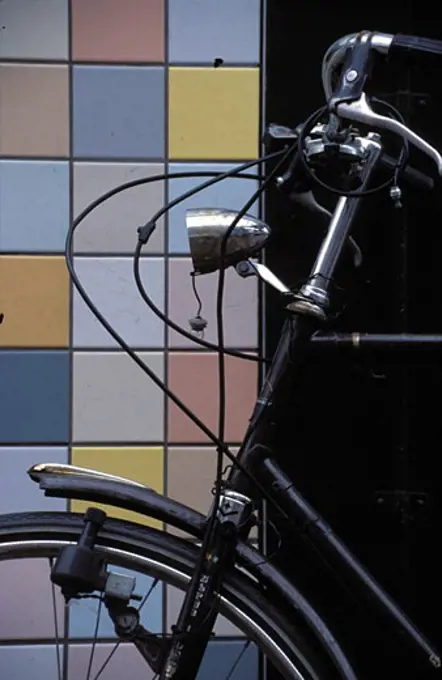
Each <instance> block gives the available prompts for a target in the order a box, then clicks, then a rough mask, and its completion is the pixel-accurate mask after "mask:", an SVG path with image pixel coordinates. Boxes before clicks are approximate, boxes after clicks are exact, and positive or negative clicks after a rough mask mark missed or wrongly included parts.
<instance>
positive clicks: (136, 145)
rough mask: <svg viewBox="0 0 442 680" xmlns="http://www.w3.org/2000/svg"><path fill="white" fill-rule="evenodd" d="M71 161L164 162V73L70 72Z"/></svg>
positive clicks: (150, 69) (155, 70) (126, 70)
mask: <svg viewBox="0 0 442 680" xmlns="http://www.w3.org/2000/svg"><path fill="white" fill-rule="evenodd" d="M73 82H74V100H73V112H74V113H73V115H74V156H76V157H77V158H79V157H80V158H84V157H88V158H99V157H102V158H111V157H114V158H143V159H148V158H155V159H156V158H163V157H164V152H165V140H164V131H165V120H164V114H165V112H164V68H163V67H135V68H130V67H125V66H115V67H113V66H112V67H111V66H103V67H102V66H75V67H74V75H73Z"/></svg>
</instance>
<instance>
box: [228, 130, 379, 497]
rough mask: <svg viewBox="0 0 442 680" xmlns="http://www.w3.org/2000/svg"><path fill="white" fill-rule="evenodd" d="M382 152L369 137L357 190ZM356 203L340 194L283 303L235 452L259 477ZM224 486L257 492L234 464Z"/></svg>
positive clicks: (322, 309)
mask: <svg viewBox="0 0 442 680" xmlns="http://www.w3.org/2000/svg"><path fill="white" fill-rule="evenodd" d="M381 153H382V146H381V144H380V142H379V141H378V139H377V138H376V136H372V137H371V139H368V143H367V154H368V155H367V159H366V163H365V166H364V169H363V171H362V175H361V180H362V184H361V187H360V189H361V191H364V190H365V189H366V188H367V186H368V184H369V183H370V180H371V177H372V175H373V172H374V170H375V168H376V164H377V162H378V160H379V158H380V156H381ZM360 202H361V197H360V196H351V197H341V198H340V199H339V200H338V202H337V204H336V207H335V210H334V213H333V215H332V218H331V220H330V224H329V228H328V231H327V234H326V236H325V238H324V240H323V242H322V245H321V248H320V250H319V253H318V256H317V258H316V261H315V263H314V265H313V267H312V270H311V274H310V276H309V278H308V280H307V283H306V284H305V285H304V286H302V288H301V290H300V291H299V293H297V294H296V295H293V296H292V299H291V300H290V301H289V303H288V304H287V306H286V309H287V311H288V312H289V313H290V316H289V318H288V319H287V321H286V323H285V326H284V328H283V331H282V333H281V338H280V341H279V344H278V347H277V349H276V351H275V354H274V357H273V361H272V363H271V365H270V368H269V370H268V372H267V376H266V379H265V381H264V384H263V386H262V389H261V391H260V394H259V397H258V399H257V401H256V405H255V408H254V411H253V413H252V416H251V419H250V422H249V427H248V429H247V432H246V436H245V439H244V442H243V444H242V446H241V448H240V450H239V452H238V456H237V459H238V461H239V462H240V463H241V465H243V466H244V467H245V468H246V469H248V470H250V471H251V470H252V468H253V470H254V474H258V475H259V459H260V455H261V454H260V451H261V449H262V447H265V448H266V447H270V448H272V438H273V431H274V429H275V417H276V415H277V413H278V410H279V409H283V408H284V404H285V402H286V401H287V397H288V395H289V394H290V392H291V388H292V382H293V379H294V378H295V377H296V368H297V367H298V366H299V365H300V364H301V363H302V362H303V359H304V356H305V353H306V352H307V351H308V349H309V346H310V340H311V337H312V335H313V333H314V332H315V331H317V330H318V329H319V327H320V326H321V325H322V323H323V322H324V321H325V320H326V319H327V309H328V306H329V303H330V299H329V288H330V285H331V282H332V279H333V276H334V273H335V271H336V267H337V265H338V263H339V259H340V256H341V254H342V251H343V249H344V247H345V244H346V241H347V238H348V236H349V233H350V230H351V227H352V224H353V221H354V218H355V216H356V212H357V209H358V206H359V204H360ZM255 468H256V470H255ZM227 485H228V488H230V489H232V490H235V491H239V492H240V493H243V494H246V495H251V496H252V497H253V496H254V495H256V494H255V492H254V490H253V489H252V488H251V485H250V482H249V481H248V480H247V479H246V478H245V476H244V474H243V473H242V472H241V471H240V470H239V469H238V468H236V467H234V468H233V469H232V471H231V472H230V475H229V477H228V480H227Z"/></svg>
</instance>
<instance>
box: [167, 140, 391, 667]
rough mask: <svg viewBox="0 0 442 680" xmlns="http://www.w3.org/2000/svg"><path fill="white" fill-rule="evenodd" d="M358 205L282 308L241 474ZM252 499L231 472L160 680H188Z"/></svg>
mask: <svg viewBox="0 0 442 680" xmlns="http://www.w3.org/2000/svg"><path fill="white" fill-rule="evenodd" d="M381 150H382V149H381V145H380V143H379V141H378V139H376V138H374V137H373V138H371V139H370V138H369V139H368V142H367V151H368V156H367V160H366V163H365V165H364V169H363V172H362V177H361V179H362V183H361V186H360V190H364V189H365V188H366V187H367V185H368V183H369V181H370V178H371V175H372V172H373V170H374V168H375V165H376V163H377V161H378V159H379V156H380V154H381ZM359 202H360V198H358V197H342V198H340V199H339V200H338V202H337V204H336V208H335V211H334V214H333V216H332V218H331V221H330V225H329V229H328V232H327V235H326V237H325V239H324V242H323V244H322V246H321V249H320V251H319V255H318V257H317V259H316V262H315V264H314V266H313V269H312V273H311V275H310V277H309V280H308V282H307V283H306V284H305V285H304V286H303V287H302V288H301V290H300V292H299V293H298V294H297V295H293V296H291V297H290V300H289V302H288V304H287V310H288V311H289V313H290V316H289V318H288V319H287V321H286V324H285V327H284V329H283V332H282V335H281V339H280V342H279V345H278V347H277V350H276V352H275V356H274V358H273V361H272V365H271V366H270V369H269V371H268V373H267V376H266V380H265V382H264V385H263V387H262V389H261V392H260V395H259V398H258V400H257V402H256V406H255V409H254V411H253V414H252V417H251V419H250V423H249V427H248V430H247V433H246V436H245V439H244V443H243V445H242V447H241V449H240V451H239V453H238V457H237V459H238V461H239V462H240V463H241V464H242V466H243V467H244V468H245V469H247V470H248V471H253V470H254V469H256V467H257V465H256V464H257V462H258V457H259V456H260V455H261V453H262V451H263V448H264V447H266V445H269V443H270V441H271V438H272V430H273V427H272V426H273V425H274V421H275V415H276V413H277V411H278V409H279V408H281V406H282V405H283V403H284V401H285V398H286V396H287V394H288V393H289V390H290V386H291V383H292V380H293V377H294V374H295V371H296V367H297V366H299V364H300V363H301V362H302V360H303V358H304V356H305V352H306V351H307V349H308V347H309V341H310V338H311V336H312V335H313V333H314V332H315V331H316V330H317V329H318V327H319V326H320V325H321V324H322V323H323V322H324V321H325V320H326V319H327V308H328V304H329V286H330V282H331V280H332V278H333V275H334V272H335V269H336V265H337V263H338V260H339V258H340V255H341V252H342V250H343V248H344V247H345V244H346V241H347V238H348V236H349V232H350V228H351V225H352V222H353V219H354V216H355V213H356V210H357V208H358V205H359ZM254 494H256V491H255V490H254V489H253V488H252V485H251V484H250V482H249V479H248V478H247V477H245V475H244V473H242V472H241V471H240V470H239V468H237V467H235V466H234V467H233V469H232V471H231V472H230V474H229V477H228V479H227V483H226V488H225V490H224V491H223V492H222V493H221V496H220V500H219V505H218V510H217V515H216V519H215V523H214V527H213V531H212V535H211V537H210V540H209V541H208V548H207V550H206V552H205V554H204V555H201V558H202V565H201V569H196V571H195V573H194V575H193V577H192V579H191V582H190V584H189V588H188V590H187V593H186V596H185V598H184V602H183V605H182V608H181V611H180V614H179V617H178V621H177V625H176V627H175V629H174V631H173V633H174V636H173V638H172V641H171V644H170V647H169V649H168V652H167V654H166V657H165V659H164V664H163V667H162V672H161V674H160V680H195V678H196V676H197V673H198V669H199V667H200V663H201V660H202V657H203V655H204V652H205V649H206V647H207V644H208V642H209V639H210V636H211V634H212V630H213V626H214V624H215V620H216V616H217V604H218V599H219V593H220V590H221V586H222V582H223V578H224V575H225V574H226V572H227V571H228V570H229V568H230V567H232V566H233V564H234V556H235V547H236V543H237V541H238V539H239V538H241V539H242V540H244V539H246V538H247V536H248V534H249V531H250V528H251V526H252V524H253V522H252V521H251V520H252V518H253V501H252V497H253V496H254Z"/></svg>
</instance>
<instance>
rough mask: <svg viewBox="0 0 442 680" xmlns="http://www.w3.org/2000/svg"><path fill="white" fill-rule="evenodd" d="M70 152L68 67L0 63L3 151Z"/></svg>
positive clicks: (32, 153) (9, 153) (10, 153)
mask: <svg viewBox="0 0 442 680" xmlns="http://www.w3.org/2000/svg"><path fill="white" fill-rule="evenodd" d="M68 153H69V87H68V67H67V66H42V65H38V66H37V65H33V64H26V65H24V64H1V65H0V154H3V155H5V156H57V157H66V156H67V155H68Z"/></svg>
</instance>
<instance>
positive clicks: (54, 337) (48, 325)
mask: <svg viewBox="0 0 442 680" xmlns="http://www.w3.org/2000/svg"><path fill="white" fill-rule="evenodd" d="M0 310H1V311H2V312H3V313H4V315H5V318H4V321H3V324H2V325H1V327H0V346H1V347H67V346H68V344H69V276H68V270H67V268H66V263H65V261H64V258H63V257H39V256H36V255H34V256H23V257H21V256H14V255H11V256H2V257H0Z"/></svg>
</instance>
